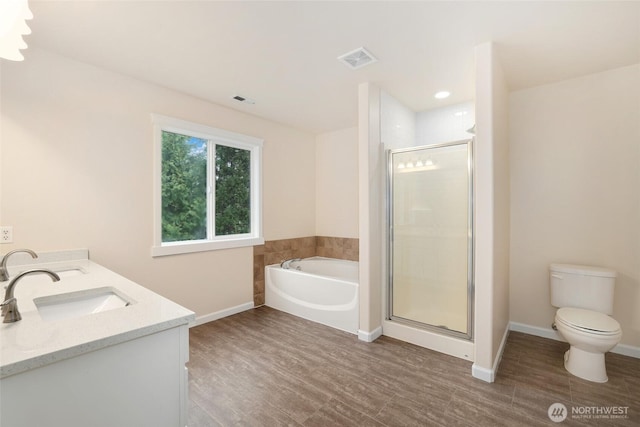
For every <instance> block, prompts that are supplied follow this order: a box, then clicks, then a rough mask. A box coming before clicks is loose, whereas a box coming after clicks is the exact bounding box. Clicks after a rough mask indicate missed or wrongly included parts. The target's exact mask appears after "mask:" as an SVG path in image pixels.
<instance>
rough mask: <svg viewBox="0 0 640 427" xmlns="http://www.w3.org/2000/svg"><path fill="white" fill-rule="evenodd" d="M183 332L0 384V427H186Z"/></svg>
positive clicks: (129, 344)
mask: <svg viewBox="0 0 640 427" xmlns="http://www.w3.org/2000/svg"><path fill="white" fill-rule="evenodd" d="M188 334H189V330H188V327H187V326H186V325H184V326H180V327H175V328H172V329H168V330H165V331H162V332H156V333H154V334H151V335H147V336H143V337H141V338H137V339H134V340H131V341H126V342H123V343H120V344H116V345H112V346H108V347H105V348H102V349H100V350H94V351H91V352H89V353H85V354H81V355H79V356H76V357H72V358H70V359H64V360H61V361H58V362H55V363H53V364H50V365H46V366H42V367H40V368H36V369H32V370H29V371H26V372H22V373H19V374H16V375H12V376H9V377H6V378H3V379H2V380H0V405H1V411H0V425H1V426H3V427H5V426H6V427H22V426H24V427H35V426H47V427H58V426H59V427H69V426H83V427H85V426H86V427H102V426H104V427H114V426H148V427H163V426H166V427H177V426H186V425H187V410H188V378H187V368H186V367H185V363H186V362H187V361H188V357H189V341H188Z"/></svg>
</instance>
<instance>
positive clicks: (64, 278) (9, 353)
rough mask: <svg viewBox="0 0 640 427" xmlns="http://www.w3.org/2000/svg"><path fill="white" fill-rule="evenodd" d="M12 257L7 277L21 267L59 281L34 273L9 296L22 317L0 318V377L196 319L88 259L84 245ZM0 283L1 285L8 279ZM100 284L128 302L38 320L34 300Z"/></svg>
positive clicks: (25, 278) (181, 308) (185, 310)
mask: <svg viewBox="0 0 640 427" xmlns="http://www.w3.org/2000/svg"><path fill="white" fill-rule="evenodd" d="M14 257H15V258H16V260H15V262H14V263H11V262H10V264H9V268H8V270H9V275H10V277H11V278H13V277H15V275H16V274H18V273H20V272H22V271H25V270H29V269H33V268H46V269H49V270H52V271H54V272H57V273H59V275H60V281H58V282H53V281H52V280H51V278H50V277H49V276H48V275H46V274H37V275H36V274H34V275H29V276H24V277H23V278H22V279H21V280H20V281H19V282H18V283H17V285H16V287H15V290H14V296H15V297H16V299H17V301H18V308H19V310H20V313H21V314H22V320H20V321H18V322H15V323H0V379H1V378H5V377H8V376H10V375H15V374H18V373H21V372H24V371H27V370H31V369H35V368H38V367H41V366H45V365H48V364H51V363H55V362H57V361H60V360H64V359H68V358H71V357H74V356H78V355H80V354H84V353H88V352H91V351H94V350H98V349H101V348H104V347H108V346H111V345H115V344H119V343H122V342H125V341H129V340H133V339H136V338H140V337H142V336H145V335H150V334H153V333H155V332H160V331H164V330H166V329H170V328H174V327H177V326H180V325H186V324H188V323H190V322H193V321H194V320H195V315H194V313H193V312H192V311H190V310H187V309H186V308H184V307H182V306H180V305H178V304H176V303H174V302H172V301H170V300H168V299H166V298H164V297H162V296H160V295H158V294H156V293H154V292H152V291H150V290H149V289H146V288H144V287H142V286H140V285H138V284H136V283H134V282H132V281H131V280H129V279H126V278H124V277H122V276H120V275H118V274H116V273H114V272H113V271H111V270H109V269H107V268H105V267H102V266H101V265H99V264H97V263H95V262H93V261H91V260H89V258H88V251H87V250H75V251H64V252H50V253H46V254H41V255H40V256H39V257H38V259H35V260H31V258H30V257H29V256H28V255H26V256H25V255H23V254H15V255H14V256H13V257H11V258H10V261H14V260H13V258H14ZM1 283H2V286H3V288H4V287H6V286H7V285H8V284H9V281H6V282H1ZM104 287H109V288H113V289H115V290H116V291H117V292H118V294H121V295H123V296H124V297H126V299H127V300H128V301H130V302H131V304H130V305H129V306H127V307H121V308H116V309H112V310H108V311H102V312H99V313H94V314H88V315H84V316H81V317H75V318H68V319H59V320H43V319H42V318H41V316H40V314H39V312H38V309H37V307H36V305H35V303H34V301H33V300H34V298H40V297H47V296H51V295H57V294H65V293H69V292H76V291H86V290H90V289H95V288H104ZM2 290H3V291H4V289H2ZM3 296H4V294H2V295H0V297H3Z"/></svg>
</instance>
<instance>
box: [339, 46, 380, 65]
mask: <svg viewBox="0 0 640 427" xmlns="http://www.w3.org/2000/svg"><path fill="white" fill-rule="evenodd" d="M338 60H339V61H342V62H344V63H345V65H347V66H348V67H349V68H351V69H352V70H357V69H358V68H362V67H364V66H365V65H369V64H373V63H374V62H376V61H378V60H377V59H376V57H375V56H373V55H372V54H371V52H369V51H367V49H365V48H363V47H359V48H358V49H356V50H352V51H351V52H348V53H345V54H344V55H341V56H339V57H338Z"/></svg>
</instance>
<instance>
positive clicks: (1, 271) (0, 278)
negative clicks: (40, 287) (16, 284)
mask: <svg viewBox="0 0 640 427" xmlns="http://www.w3.org/2000/svg"><path fill="white" fill-rule="evenodd" d="M18 252H26V253H28V254H29V255H31V258H38V255H37V254H36V253H35V252H33V251H32V250H31V249H15V250H13V251H9V252H7V253H6V254H5V256H3V257H2V262H0V282H4V281H5V280H9V272H8V271H7V260H8V259H9V257H10V256H11V255H13V254H15V253H18Z"/></svg>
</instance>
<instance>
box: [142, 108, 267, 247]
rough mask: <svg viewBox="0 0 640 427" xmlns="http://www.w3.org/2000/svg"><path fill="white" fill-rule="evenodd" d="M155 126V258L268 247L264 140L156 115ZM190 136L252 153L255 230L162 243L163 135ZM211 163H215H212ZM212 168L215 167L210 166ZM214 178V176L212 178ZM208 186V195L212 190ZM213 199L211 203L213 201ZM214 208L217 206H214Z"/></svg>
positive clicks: (210, 210)
mask: <svg viewBox="0 0 640 427" xmlns="http://www.w3.org/2000/svg"><path fill="white" fill-rule="evenodd" d="M151 120H152V123H153V146H154V150H153V157H154V160H153V163H154V168H153V186H154V188H153V215H154V216H153V246H152V247H151V256H153V257H159V256H166V255H177V254H185V253H192V252H203V251H212V250H219V249H231V248H240V247H247V246H254V245H261V244H264V237H263V235H262V146H263V143H264V140H262V139H260V138H255V137H253V136H248V135H243V134H239V133H235V132H230V131H227V130H223V129H217V128H214V127H210V126H205V125H201V124H197V123H192V122H188V121H185V120H181V119H176V118H172V117H167V116H162V115H160V114H152V115H151ZM163 131H166V132H172V133H178V134H182V135H189V136H193V137H196V138H201V139H205V140H207V141H210V142H213V143H214V144H215V143H216V142H218V143H220V144H221V145H225V146H228V147H236V148H241V149H243V150H248V151H250V153H251V154H250V156H251V195H250V197H251V202H250V203H251V231H250V232H249V233H247V234H236V235H232V236H211V235H208V236H207V238H206V239H203V240H191V241H181V242H162V132H163ZM208 163H211V162H208ZM207 167H208V168H213V165H211V164H208V165H207ZM209 176H212V175H209ZM211 185H214V184H212V183H211V182H209V183H208V186H207V187H208V190H207V191H208V192H210V191H212V190H211V188H210V187H211ZM209 200H211V199H210V198H209ZM212 205H213V206H212ZM214 209H215V202H212V201H209V202H208V203H207V221H208V226H207V228H208V229H209V231H210V232H211V231H212V230H211V228H212V225H213V222H212V219H211V218H212V216H213V215H215V211H214Z"/></svg>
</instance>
